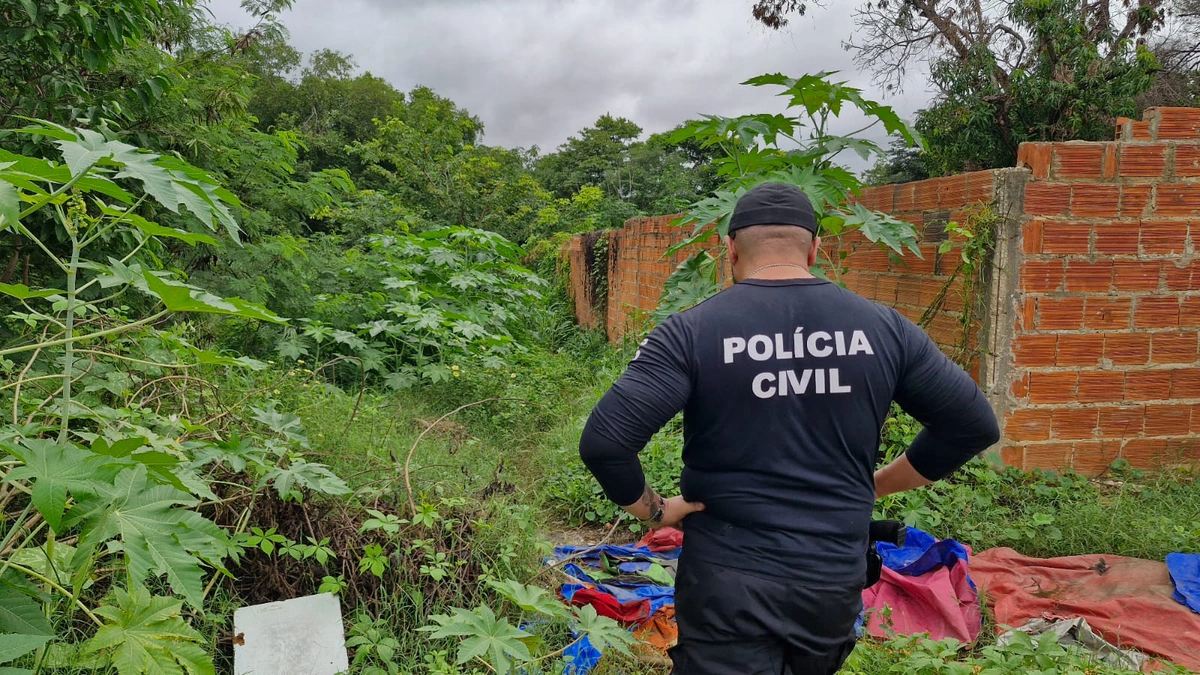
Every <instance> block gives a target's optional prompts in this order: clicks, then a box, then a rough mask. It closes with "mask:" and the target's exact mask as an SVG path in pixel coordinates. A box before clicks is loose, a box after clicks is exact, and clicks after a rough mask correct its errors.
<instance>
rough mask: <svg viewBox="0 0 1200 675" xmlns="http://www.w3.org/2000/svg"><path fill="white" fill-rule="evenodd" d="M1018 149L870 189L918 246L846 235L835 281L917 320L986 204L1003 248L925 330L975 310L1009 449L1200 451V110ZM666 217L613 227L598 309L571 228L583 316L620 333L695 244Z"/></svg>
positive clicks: (1065, 463) (979, 365) (947, 334)
mask: <svg viewBox="0 0 1200 675" xmlns="http://www.w3.org/2000/svg"><path fill="white" fill-rule="evenodd" d="M1019 164H1020V167H1018V168H1013V169H1000V170H995V171H987V172H979V173H973V174H966V175H962V176H952V177H948V178H939V179H933V180H928V181H920V182H917V183H910V184H904V185H896V186H885V187H877V188H868V189H866V190H864V191H863V194H862V196H861V198H860V200H861V201H862V203H863V204H864V205H866V206H868V207H870V208H875V209H879V210H881V211H885V212H888V213H892V214H894V215H896V216H897V217H898V218H902V219H904V220H908V221H910V222H912V223H913V224H914V225H916V226H917V228H918V230H919V232H920V235H921V239H920V244H921V250H922V252H923V255H924V259H918V258H916V257H914V256H911V255H908V256H905V257H904V258H903V259H902V260H900V261H896V260H892V259H890V258H889V257H888V255H887V254H886V253H885V252H882V251H880V250H878V249H877V248H876V247H875V246H873V245H870V244H869V243H868V242H866V241H865V240H864V239H863V238H861V236H859V235H853V236H849V237H847V238H846V239H845V240H843V241H842V242H841V243H840V244H839V245H840V246H841V247H842V250H845V251H846V253H847V257H846V259H845V263H846V265H847V267H848V268H849V271H848V272H847V273H846V274H845V275H844V276H843V277H842V278H843V280H844V281H845V282H846V284H847V285H848V286H849V287H850V288H851V289H852V290H854V291H855V292H857V293H859V294H860V295H863V296H865V297H868V298H870V299H872V300H875V301H877V302H880V303H883V304H888V305H891V306H893V307H896V308H897V309H898V310H899V311H901V312H902V313H904V314H905V315H906V316H908V317H909V318H910V319H913V320H914V321H915V320H918V319H919V318H920V317H921V315H922V314H923V313H924V311H925V309H926V308H927V307H929V305H930V303H931V302H932V301H933V299H934V298H935V297H936V294H937V293H938V291H939V290H940V289H942V288H943V287H945V286H946V283H947V280H948V279H949V278H950V277H949V275H951V274H952V273H953V269H954V268H953V266H954V265H955V264H956V263H955V261H956V260H957V259H958V257H959V254H958V250H957V249H956V250H953V251H952V252H950V253H947V254H946V255H944V256H942V255H938V253H937V248H938V245H939V244H940V243H941V241H943V240H944V238H945V237H946V236H947V235H946V232H945V224H946V222H947V221H950V220H956V221H959V222H963V221H966V220H967V219H968V217H969V216H970V215H971V213H972V212H973V211H974V210H975V209H977V208H978V207H979V206H981V205H986V207H987V208H988V209H989V210H990V211H991V212H992V215H993V217H994V218H995V227H996V250H995V254H994V256H993V258H992V260H990V261H989V263H990V268H989V269H987V270H986V274H985V287H984V288H982V289H981V292H980V293H978V294H977V295H976V306H975V307H973V308H967V307H964V302H963V298H962V294H961V292H960V288H959V287H958V284H959V283H960V281H959V280H955V281H954V282H953V283H952V284H951V285H950V287H949V289H948V293H947V295H946V304H945V305H944V307H943V308H942V309H941V311H940V312H938V313H937V314H936V315H935V316H933V318H932V320H931V321H930V323H929V325H928V330H929V332H930V334H931V336H932V337H933V338H934V340H935V341H936V342H937V343H938V344H939V345H941V346H942V347H943V349H945V350H946V351H948V352H953V351H955V350H957V349H958V348H960V347H961V346H962V345H961V342H962V327H963V324H962V323H961V321H960V319H961V318H962V316H963V312H964V311H966V310H967V309H974V310H975V316H976V317H977V318H976V320H974V321H972V322H971V323H970V325H969V338H970V339H969V343H968V344H967V345H966V346H967V348H968V353H971V354H974V355H975V356H976V360H975V361H973V362H971V363H970V364H968V365H969V368H970V370H971V372H972V374H973V375H974V376H975V377H976V380H977V381H979V382H980V385H981V387H982V388H983V389H984V391H985V392H986V393H987V395H988V398H989V400H990V401H991V403H992V405H993V407H994V408H995V409H996V411H997V413H998V414H999V416H1000V418H1001V425H1002V432H1003V439H1002V441H1001V443H1000V445H999V446H998V448H997V449H998V450H1000V456H1001V457H1002V458H1003V459H1004V461H1006V462H1007V463H1009V464H1013V465H1015V466H1018V467H1021V468H1030V469H1031V468H1058V469H1062V468H1073V469H1075V470H1076V471H1079V472H1081V473H1088V474H1094V473H1098V472H1100V471H1103V470H1104V469H1105V468H1107V467H1108V466H1109V465H1110V464H1111V462H1112V461H1113V460H1114V459H1118V458H1123V459H1126V460H1128V461H1129V462H1130V463H1131V464H1133V465H1134V466H1138V467H1142V468H1149V469H1156V468H1162V467H1163V466H1164V465H1170V464H1176V463H1194V462H1196V461H1198V460H1200V440H1197V439H1198V438H1200V262H1197V257H1196V253H1197V251H1196V245H1197V243H1198V241H1197V237H1198V235H1200V109H1186V108H1160V109H1152V110H1149V111H1147V113H1146V115H1145V116H1144V118H1143V120H1142V121H1133V120H1121V121H1120V123H1119V125H1118V128H1117V140H1116V141H1111V142H1069V143H1053V144H1051V143H1030V144H1025V145H1024V146H1022V148H1021V149H1020V154H1019ZM670 219H671V217H669V216H667V217H662V218H651V219H635V220H632V221H630V222H629V223H627V224H626V226H625V227H624V228H623V229H622V230H619V231H614V232H612V233H607V235H606V236H607V237H608V238H609V242H610V248H609V251H608V259H607V266H606V272H607V278H608V280H609V281H608V283H609V291H608V294H607V297H606V299H605V301H604V302H603V307H599V308H597V307H591V308H588V307H580V302H579V298H580V297H586V295H585V293H584V292H585V291H586V287H585V285H584V283H583V281H581V280H580V279H579V277H580V276H581V275H586V274H588V271H587V268H586V267H580V266H577V265H576V262H575V261H576V260H577V259H579V258H578V256H575V250H576V246H577V242H579V241H580V239H581V238H580V237H576V238H575V240H573V241H572V242H571V245H570V246H571V249H570V250H571V253H572V256H574V257H572V269H571V275H572V287H573V288H575V289H576V291H575V294H576V296H577V299H576V305H577V311H578V313H579V316H580V321H581V322H583V323H585V324H587V325H596V326H599V325H600V324H601V322H600V319H599V316H600V315H603V316H604V321H603V327H604V328H605V329H606V330H607V331H608V334H609V336H610V338H612V339H614V340H615V339H617V338H619V337H620V336H622V335H624V334H626V333H627V332H628V331H629V329H630V328H631V327H633V326H635V325H638V324H637V320H638V318H639V314H641V313H645V312H649V311H651V310H652V309H653V308H654V306H655V305H656V303H657V301H658V298H659V297H660V295H661V292H662V287H663V283H664V282H665V281H666V279H667V277H668V276H669V275H670V273H671V271H672V269H673V268H674V266H675V264H677V263H678V262H679V261H680V260H682V259H683V258H684V257H685V256H686V254H684V253H680V254H678V255H677V256H676V257H675V259H674V260H671V261H666V260H663V259H662V254H663V252H664V251H665V250H666V249H667V248H668V247H669V246H670V245H671V244H673V243H675V242H677V241H681V240H682V239H683V238H684V237H685V235H686V234H687V233H686V232H685V231H683V230H682V229H679V228H673V227H671V226H670V225H669V221H670ZM586 236H591V235H586ZM580 245H582V244H580ZM832 253H833V255H834V256H835V258H836V256H837V253H838V251H837V249H833V250H832ZM579 260H580V263H582V262H583V261H582V259H579ZM589 321H590V322H591V323H588V322H589Z"/></svg>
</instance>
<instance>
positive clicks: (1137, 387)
mask: <svg viewBox="0 0 1200 675" xmlns="http://www.w3.org/2000/svg"><path fill="white" fill-rule="evenodd" d="M1170 396H1171V371H1169V370H1131V371H1129V372H1127V373H1125V400H1126V401H1163V400H1166V399H1168V398H1170Z"/></svg>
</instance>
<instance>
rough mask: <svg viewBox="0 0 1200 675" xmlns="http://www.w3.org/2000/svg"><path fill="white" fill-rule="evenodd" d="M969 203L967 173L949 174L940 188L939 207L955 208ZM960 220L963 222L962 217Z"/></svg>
mask: <svg viewBox="0 0 1200 675" xmlns="http://www.w3.org/2000/svg"><path fill="white" fill-rule="evenodd" d="M966 205H967V175H966V174H960V175H958V176H947V177H945V178H943V179H942V183H941V187H940V188H939V189H938V207H939V208H943V209H954V208H958V207H960V206H966ZM958 222H962V220H961V219H960V220H959V221H958Z"/></svg>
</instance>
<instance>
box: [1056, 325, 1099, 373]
mask: <svg viewBox="0 0 1200 675" xmlns="http://www.w3.org/2000/svg"><path fill="white" fill-rule="evenodd" d="M1103 357H1104V336H1103V335H1101V334H1098V333H1097V334H1088V335H1062V336H1060V337H1059V338H1058V355H1057V356H1056V357H1055V359H1054V365H1056V366H1096V365H1099V363H1100V359H1101V358H1103Z"/></svg>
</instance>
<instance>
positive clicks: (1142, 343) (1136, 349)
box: [1104, 333, 1150, 366]
mask: <svg viewBox="0 0 1200 675" xmlns="http://www.w3.org/2000/svg"><path fill="white" fill-rule="evenodd" d="M1104 358H1106V359H1108V360H1109V361H1112V362H1113V365H1117V366H1144V365H1146V364H1147V363H1149V362H1150V336H1149V335H1147V334H1145V333H1108V334H1106V335H1105V336H1104Z"/></svg>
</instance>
